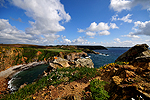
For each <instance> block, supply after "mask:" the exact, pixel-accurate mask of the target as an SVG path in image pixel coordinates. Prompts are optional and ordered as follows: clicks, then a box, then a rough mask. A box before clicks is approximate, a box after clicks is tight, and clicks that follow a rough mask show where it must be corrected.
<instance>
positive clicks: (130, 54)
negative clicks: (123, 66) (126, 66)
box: [115, 44, 150, 63]
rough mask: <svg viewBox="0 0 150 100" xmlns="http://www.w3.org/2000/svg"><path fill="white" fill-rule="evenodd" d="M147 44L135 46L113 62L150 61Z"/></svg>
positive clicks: (149, 51)
mask: <svg viewBox="0 0 150 100" xmlns="http://www.w3.org/2000/svg"><path fill="white" fill-rule="evenodd" d="M148 47H149V46H148V45H147V44H141V45H139V44H137V45H135V46H134V47H132V48H130V49H129V50H128V51H127V52H125V53H124V54H122V55H121V56H119V57H118V58H117V59H116V60H115V62H118V61H119V62H130V63H132V62H136V61H137V60H139V59H142V60H143V61H145V60H146V61H150V60H149V58H150V50H149V49H148Z"/></svg>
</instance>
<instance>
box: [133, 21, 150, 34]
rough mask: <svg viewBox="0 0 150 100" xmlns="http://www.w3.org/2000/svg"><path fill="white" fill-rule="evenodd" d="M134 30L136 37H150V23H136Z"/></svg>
mask: <svg viewBox="0 0 150 100" xmlns="http://www.w3.org/2000/svg"><path fill="white" fill-rule="evenodd" d="M133 29H134V30H135V32H134V33H133V34H134V35H148V36H150V21H145V22H141V21H137V22H134V27H133Z"/></svg>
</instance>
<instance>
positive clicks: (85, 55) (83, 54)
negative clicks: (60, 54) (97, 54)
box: [64, 52, 88, 61]
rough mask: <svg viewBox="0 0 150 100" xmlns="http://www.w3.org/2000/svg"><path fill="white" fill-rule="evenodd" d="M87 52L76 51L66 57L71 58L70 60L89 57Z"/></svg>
mask: <svg viewBox="0 0 150 100" xmlns="http://www.w3.org/2000/svg"><path fill="white" fill-rule="evenodd" d="M87 56H88V55H87V53H85V52H78V53H76V52H74V53H70V54H67V55H65V56H64V58H65V59H67V60H69V61H74V60H76V59H79V58H81V57H87Z"/></svg>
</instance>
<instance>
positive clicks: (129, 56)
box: [101, 44, 150, 100]
mask: <svg viewBox="0 0 150 100" xmlns="http://www.w3.org/2000/svg"><path fill="white" fill-rule="evenodd" d="M118 61H119V62H121V61H122V62H130V63H129V65H117V64H109V65H107V66H105V68H104V69H103V70H102V74H101V75H102V76H101V77H102V79H103V80H105V81H107V82H109V83H110V84H109V85H107V86H106V90H107V91H108V92H109V93H110V94H111V97H110V100H124V99H132V98H133V99H135V100H139V99H140V100H148V99H150V51H149V50H148V45H147V44H142V45H135V46H134V47H132V48H130V49H129V50H128V51H127V52H125V53H124V54H123V55H121V56H120V57H118V59H117V60H116V62H118Z"/></svg>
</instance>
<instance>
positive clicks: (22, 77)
mask: <svg viewBox="0 0 150 100" xmlns="http://www.w3.org/2000/svg"><path fill="white" fill-rule="evenodd" d="M47 67H48V65H47V64H42V65H37V66H35V67H33V68H30V69H27V70H24V71H21V72H19V73H16V74H15V75H13V77H12V79H11V80H10V81H9V82H8V84H9V86H8V88H10V90H11V91H16V90H18V89H19V87H20V86H21V85H23V84H24V83H26V84H29V83H32V82H33V81H34V80H35V79H37V78H38V76H39V74H42V73H43V71H44V70H46V69H47Z"/></svg>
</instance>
